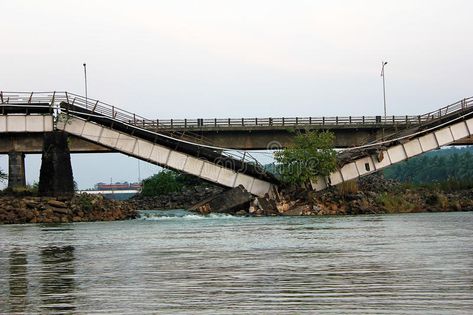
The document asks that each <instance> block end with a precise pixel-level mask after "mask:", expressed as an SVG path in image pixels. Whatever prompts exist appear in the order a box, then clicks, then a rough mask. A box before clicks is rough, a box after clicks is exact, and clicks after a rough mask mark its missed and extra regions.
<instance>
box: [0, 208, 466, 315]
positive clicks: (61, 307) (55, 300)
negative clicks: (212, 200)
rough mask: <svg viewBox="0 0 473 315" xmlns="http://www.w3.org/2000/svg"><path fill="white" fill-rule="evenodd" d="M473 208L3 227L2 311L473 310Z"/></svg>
mask: <svg viewBox="0 0 473 315" xmlns="http://www.w3.org/2000/svg"><path fill="white" fill-rule="evenodd" d="M472 223H473V213H461V212H459V213H424V214H403V215H380V216H355V217H350V216H343V217H291V218H289V217H271V218H243V217H232V216H223V215H221V216H219V215H213V216H209V217H202V216H197V215H192V214H189V213H186V212H184V211H171V212H160V211H148V212H143V218H142V219H140V220H134V221H124V222H103V223H102V222H97V223H74V224H60V225H39V224H38V225H3V226H0V313H2V314H3V313H19V314H21V313H48V314H54V313H57V314H64V313H71V314H74V313H77V314H88V313H123V314H133V313H135V314H240V313H248V314H304V313H305V314H471V313H472V310H473V230H472Z"/></svg>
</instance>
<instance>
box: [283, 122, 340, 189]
mask: <svg viewBox="0 0 473 315" xmlns="http://www.w3.org/2000/svg"><path fill="white" fill-rule="evenodd" d="M334 140H335V136H334V134H333V133H331V132H328V131H322V132H318V131H306V132H304V133H302V132H299V133H298V134H297V135H296V136H295V137H294V142H293V144H292V145H291V146H290V147H288V148H285V149H282V150H280V151H277V152H276V153H275V154H274V157H275V159H276V162H277V163H278V164H277V173H279V175H280V177H281V180H282V181H283V182H284V183H286V184H296V185H305V184H307V183H309V181H310V179H313V178H315V177H317V176H319V175H322V176H327V175H329V174H330V173H331V172H332V171H334V170H335V169H336V166H337V160H336V151H335V150H334V149H333V147H334Z"/></svg>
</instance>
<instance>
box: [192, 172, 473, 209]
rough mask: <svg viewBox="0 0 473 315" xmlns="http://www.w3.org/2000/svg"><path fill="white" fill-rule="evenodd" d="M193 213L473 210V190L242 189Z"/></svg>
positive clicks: (372, 184)
mask: <svg viewBox="0 0 473 315" xmlns="http://www.w3.org/2000/svg"><path fill="white" fill-rule="evenodd" d="M189 210H191V211H195V212H198V213H200V214H208V213H212V212H216V213H228V214H233V215H247V216H279V215H282V216H316V215H361V214H385V213H414V212H448V211H473V190H472V189H468V190H454V191H445V190H442V189H438V188H432V187H430V188H426V187H422V186H417V187H415V186H412V185H405V184H402V183H400V182H397V181H394V180H387V179H384V178H383V177H382V176H380V175H376V174H375V175H371V176H367V177H365V178H361V179H359V180H358V181H352V182H348V183H344V184H342V185H339V186H336V187H331V188H329V189H327V190H324V191H322V192H313V191H308V190H304V189H285V190H282V191H281V192H280V193H279V195H278V196H277V198H276V200H271V199H269V198H259V197H253V196H251V195H249V194H248V193H247V192H246V190H244V189H243V188H242V187H239V188H235V189H233V190H232V191H227V192H225V193H223V194H221V195H220V196H216V197H214V198H213V199H212V198H211V199H209V200H204V201H203V202H200V203H198V204H196V205H194V206H193V207H191V208H189Z"/></svg>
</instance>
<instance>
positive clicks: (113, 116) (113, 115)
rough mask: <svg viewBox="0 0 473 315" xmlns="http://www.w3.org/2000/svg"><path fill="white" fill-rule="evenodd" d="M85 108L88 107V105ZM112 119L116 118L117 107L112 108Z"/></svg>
mask: <svg viewBox="0 0 473 315" xmlns="http://www.w3.org/2000/svg"><path fill="white" fill-rule="evenodd" d="M85 106H86V107H87V104H86V105H85ZM112 118H115V106H112Z"/></svg>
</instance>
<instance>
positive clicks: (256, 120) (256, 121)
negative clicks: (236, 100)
mask: <svg viewBox="0 0 473 315" xmlns="http://www.w3.org/2000/svg"><path fill="white" fill-rule="evenodd" d="M255 124H256V126H258V117H256V118H255Z"/></svg>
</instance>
